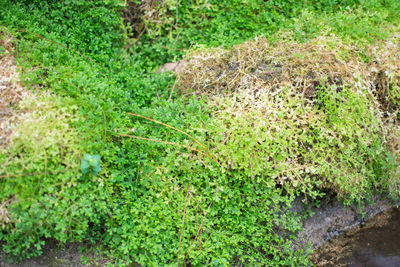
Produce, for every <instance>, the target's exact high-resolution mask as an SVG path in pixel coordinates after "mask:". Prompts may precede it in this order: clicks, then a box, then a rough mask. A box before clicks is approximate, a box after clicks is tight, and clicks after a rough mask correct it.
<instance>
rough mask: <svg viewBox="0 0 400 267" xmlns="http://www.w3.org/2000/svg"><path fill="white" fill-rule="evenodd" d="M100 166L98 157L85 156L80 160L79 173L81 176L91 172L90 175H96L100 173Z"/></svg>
mask: <svg viewBox="0 0 400 267" xmlns="http://www.w3.org/2000/svg"><path fill="white" fill-rule="evenodd" d="M100 164H101V158H100V155H90V154H85V155H84V156H83V159H82V160H81V171H82V173H83V174H86V173H88V172H89V171H90V170H91V172H92V174H93V175H96V174H97V173H99V172H100V171H101V166H100Z"/></svg>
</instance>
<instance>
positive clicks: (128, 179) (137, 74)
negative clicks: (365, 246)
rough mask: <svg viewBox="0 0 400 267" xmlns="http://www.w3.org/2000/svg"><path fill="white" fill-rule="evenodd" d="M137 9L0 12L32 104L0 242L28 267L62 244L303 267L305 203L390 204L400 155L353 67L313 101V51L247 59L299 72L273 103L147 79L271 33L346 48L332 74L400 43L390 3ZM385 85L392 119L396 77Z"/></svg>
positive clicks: (5, 162)
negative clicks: (374, 197) (377, 46)
mask: <svg viewBox="0 0 400 267" xmlns="http://www.w3.org/2000/svg"><path fill="white" fill-rule="evenodd" d="M128 4H129V6H134V7H140V9H138V10H139V11H140V12H141V13H140V12H139V11H138V12H139V13H140V14H139V15H138V16H139V18H140V20H139V22H137V21H136V22H135V20H130V23H131V25H129V24H125V25H124V23H123V22H124V20H123V17H124V15H123V12H124V10H125V22H126V21H127V20H126V17H127V15H126V14H127V13H126V12H128V13H129V12H130V14H131V15H132V16H131V17H135V16H134V15H135V14H132V12H135V11H134V10H129V9H128V10H127V7H126V6H127V3H125V2H124V1H119V0H115V1H109V0H102V1H81V0H65V1H18V2H15V1H2V2H0V5H1V9H0V10H1V11H0V21H1V24H2V25H3V26H4V27H6V29H7V31H8V32H9V33H10V34H11V35H12V36H14V40H15V43H16V48H15V57H16V60H17V63H18V66H20V67H21V69H22V70H21V80H22V82H23V84H24V85H25V86H26V87H27V88H29V89H31V91H32V92H33V94H36V95H39V96H38V97H37V98H35V97H32V98H28V99H27V100H25V101H23V102H21V103H20V105H19V110H20V111H21V112H23V111H25V110H26V112H25V113H22V114H23V115H21V119H20V121H19V124H17V125H16V129H18V131H20V132H21V134H20V135H19V136H18V137H17V138H15V139H13V142H12V143H10V144H9V145H8V146H7V147H6V148H5V149H3V150H1V153H0V161H1V163H0V165H1V169H0V170H1V172H0V177H1V178H0V189H1V191H0V206H1V207H2V208H3V207H6V208H7V218H8V219H9V220H10V221H8V222H7V224H5V225H4V226H2V228H1V231H0V241H1V242H3V243H2V249H3V250H4V251H5V252H7V253H9V254H10V255H11V256H13V257H14V258H16V259H22V258H27V257H32V256H35V255H38V254H40V253H41V247H42V245H43V244H44V243H45V242H46V238H54V239H56V240H58V241H60V242H70V241H82V240H85V241H90V242H92V243H96V242H99V241H100V242H103V243H104V244H105V245H106V246H107V251H108V256H109V258H110V263H109V264H110V265H115V266H124V265H128V264H132V263H139V264H141V265H144V266H159V265H184V264H188V265H189V264H190V265H193V266H203V265H204V266H230V265H238V266H243V265H265V266H307V264H308V256H309V254H308V251H307V249H306V248H305V249H304V251H301V250H300V251H293V249H292V247H291V243H292V240H293V239H294V238H295V233H296V232H297V231H299V230H301V221H300V215H299V214H296V213H293V212H291V211H290V204H291V202H292V201H293V199H294V198H295V197H296V196H297V195H299V194H306V195H307V197H308V198H310V199H313V198H316V197H319V196H321V195H322V194H323V193H324V192H326V191H327V190H330V191H331V192H334V194H338V195H339V196H340V197H341V198H342V199H344V200H346V201H347V202H348V203H351V202H358V203H362V201H364V200H365V199H367V198H368V194H371V193H372V192H373V191H374V190H375V189H376V190H387V189H390V190H392V192H394V191H393V190H396V185H397V183H398V180H396V179H395V178H393V177H398V176H395V175H393V173H396V171H397V168H398V162H397V161H398V159H397V155H396V151H395V150H390V149H389V148H388V146H389V145H388V144H389V137H388V135H389V134H388V132H389V131H391V132H395V131H394V130H393V129H387V128H386V126H384V125H383V122H382V120H381V117H380V115H379V114H378V113H379V112H378V111H379V108H376V107H377V106H375V105H379V101H375V97H376V96H375V95H374V93H373V92H372V93H370V92H368V90H367V88H369V87H368V85H365V84H363V86H358V85H357V82H356V80H357V79H356V78H354V77H353V70H354V69H352V68H351V67H349V68H345V69H341V68H339V67H338V68H336V69H335V68H334V70H335V73H339V74H340V78H341V79H342V81H341V82H342V83H339V80H335V78H337V77H334V76H330V72H329V71H330V67H327V66H329V64H327V65H326V66H325V68H324V67H323V68H321V70H322V71H320V73H314V74H312V75H311V76H312V77H313V80H312V81H309V80H307V81H303V84H302V85H309V86H311V85H313V86H314V87H313V88H314V89H315V91H318V92H319V93H318V94H317V93H315V92H314V91H309V92H308V91H307V92H303V91H301V92H299V91H298V90H299V86H297V87H296V86H294V85H295V84H296V83H298V82H301V81H300V80H296V79H297V78H299V77H302V76H301V75H305V76H307V74H308V73H307V72H304V65H305V64H306V63H307V59H309V58H313V57H318V55H319V54H318V52H319V51H320V50H318V49H315V50H312V49H311V50H307V52H308V54H307V53H306V54H304V55H303V54H302V53H301V52H303V50H299V51H298V52H297V53H293V54H291V55H290V56H289V57H287V55H286V54H285V53H286V52H285V50H284V49H283V50H276V51H278V52H280V53H281V57H280V58H278V59H280V61H279V60H277V62H275V63H274V64H272V63H271V62H267V61H265V62H261V63H263V64H264V65H266V66H267V67H270V69H265V67H263V66H261V65H260V64H259V63H260V62H252V63H251V62H250V61H247V63H248V64H249V65H248V66H249V67H250V68H249V69H248V70H246V71H248V73H250V74H252V75H253V76H254V77H261V76H262V75H264V76H263V77H262V78H263V79H266V76H265V75H267V76H268V75H270V76H271V75H272V77H273V76H274V75H275V74H278V73H282V72H283V71H282V70H281V68H282V66H283V65H282V62H283V61H284V60H287V61H289V60H290V61H291V62H295V63H296V64H298V65H293V66H294V67H293V66H292V67H293V69H292V70H293V71H292V72H288V73H287V74H288V76H287V77H289V80H290V81H292V82H293V84H287V85H285V86H279V87H277V88H275V90H277V91H275V92H279V93H275V95H273V97H270V96H269V95H266V94H261V95H258V96H254V95H252V94H253V92H249V90H248V89H251V88H253V87H250V88H246V85H249V84H250V85H251V86H253V85H254V86H259V87H260V86H261V87H260V88H261V89H263V90H264V89H268V88H269V87H268V86H269V85H268V83H267V84H261V85H260V83H258V82H257V79H255V78H254V77H253V76H251V75H250V76H248V77H253V78H254V79H253V80H250V81H244V80H240V79H236V80H235V79H232V81H233V83H235V84H234V85H232V84H228V83H226V82H225V84H221V83H216V85H217V86H219V87H218V88H214V87H213V86H215V84H212V80H209V81H206V80H205V79H203V78H204V77H202V78H201V79H199V80H197V81H196V82H193V81H191V79H190V77H189V78H187V79H186V80H185V79H184V77H183V76H180V77H179V80H178V82H177V83H175V81H176V80H175V76H176V75H173V74H170V73H158V72H157V73H156V72H154V70H155V69H157V68H158V67H159V66H160V65H162V64H164V63H166V62H168V61H171V60H175V59H180V58H182V56H183V55H184V54H185V53H186V50H187V49H189V47H190V46H191V45H192V47H194V48H198V47H200V46H203V47H206V48H207V49H209V50H207V49H206V50H207V51H211V52H210V53H211V54H212V53H215V51H221V49H222V48H219V50H218V49H217V50H214V49H211V48H212V47H217V46H225V47H232V45H235V44H238V43H243V41H246V40H251V39H253V38H254V37H255V36H257V35H264V36H266V38H267V40H269V41H271V43H273V42H274V41H276V40H282V37H285V36H289V38H288V39H287V40H285V42H286V44H287V45H288V46H289V47H292V48H296V47H300V46H301V44H300V43H301V42H304V43H307V42H308V41H310V38H313V37H315V36H318V35H320V34H322V33H324V34H327V35H328V34H335V35H336V36H337V38H336V39H334V40H333V41H331V43H330V45H331V48H332V49H334V48H335V47H336V44H338V43H341V42H343V43H344V45H343V47H344V48H346V49H343V50H342V51H340V52H338V53H337V56H335V57H329V58H333V59H334V60H335V61H329V62H328V63H331V62H333V63H335V64H336V66H341V65H340V62H339V61H340V59H343V58H346V57H348V58H353V57H354V54H355V55H357V56H360V57H361V55H360V51H364V50H363V48H364V47H365V46H366V45H367V44H369V43H370V42H372V41H375V40H376V39H385V38H389V37H390V35H391V34H392V32H394V30H393V28H392V27H391V25H393V24H395V23H398V17H397V16H395V14H396V12H398V11H399V4H398V3H397V1H378V0H377V1H369V2H368V4H367V2H366V1H361V0H360V1H350V0H349V1H277V0H276V1H267V2H265V1H255V0H254V1H237V0H230V1H202V0H199V1H179V2H178V1H131V2H129V3H128ZM27 14H29V16H27ZM322 15H323V16H322ZM136 17H137V16H136ZM321 17H323V19H321ZM317 18H319V19H321V20H318V19H317ZM355 22H356V23H357V24H355ZM133 23H136V25H133ZM141 25H142V26H141ZM132 29H133V30H132ZM380 33H383V35H379V34H380ZM259 40H260V39H259ZM313 40H314V39H313ZM313 42H314V43H313ZM318 42H320V41H318V40H317V41H315V40H314V41H310V43H308V44H305V45H304V47H307V46H311V47H314V46H313V45H316V44H315V43H317V45H318ZM265 43H266V42H264V44H265ZM317 45H316V46H317ZM328 46H329V45H326V46H324V49H325V50H324V51H325V52H326V51H329V48H327V47H328ZM236 47H240V45H239V46H236ZM241 47H242V48H245V47H246V43H245V44H243V45H242V46H241ZM347 48H348V49H347ZM232 49H233V50H232V51H240V49H237V50H235V48H232ZM222 50H223V49H222ZM250 50H251V49H249V50H248V51H247V53H248V54H249V55H248V58H249V59H251V60H252V59H253V57H254V55H251V53H250ZM200 51H201V50H200ZM265 51H266V50H265ZM265 51H264V52H265ZM193 53H194V54H193V55H196V53H198V51H195V52H193ZM191 55H192V54H191ZM218 55H221V56H223V57H222V58H221V60H222V61H221V62H222V63H224V62H225V63H226V61H224V60H226V57H224V55H222V54H218ZM263 55H267V54H265V53H264V54H263ZM363 56H364V57H363V60H364V61H368V60H367V59H368V58H374V53H364V54H363ZM228 58H229V56H228ZM348 58H347V59H348ZM389 58H391V57H389ZM187 60H190V57H188V58H187ZM210 60H211V61H210V64H211V63H213V62H214V61H213V59H212V58H211V59H210ZM228 61H229V60H228ZM361 61H362V60H361ZM371 61H372V60H371ZM338 62H339V63H338ZM222 63H221V64H222ZM313 63H315V62H313ZM251 64H255V65H254V66H252V65H251ZM365 64H366V63H365ZM396 64H397V63H396ZM231 65H232V64H231ZM383 65H384V64H382V66H383ZM188 66H190V64H189V65H188ZM257 66H258V67H259V68H257ZM397 66H398V65H397ZM217 67H218V68H221V71H223V70H224V69H223V64H222V65H220V66H217ZM245 67H246V66H245ZM218 68H216V69H218ZM230 68H231V69H235V68H238V67H235V66H231V67H230ZM258 70H260V71H264V72H265V71H267V72H268V73H267V74H265V73H264V74H263V73H258V72H257V71H258ZM395 71H397V70H396V69H394V70H393V72H391V73H395ZM378 72H379V71H378ZM199 73H200V72H199ZM221 73H222V72H221ZM221 73H217V74H216V75H221ZM245 73H246V72H245ZM189 74H190V72H187V73H186V75H189ZM211 74H212V73H211ZM228 74H229V73H228V72H227V75H228ZM183 75H185V73H183ZM229 75H234V73H231V74H229ZM257 75H258V76H257ZM260 75H261V76H260ZM268 77H269V76H268ZM277 77H280V76H279V75H277ZM389 77H397V76H393V75H392V76H390V75H389ZM273 78H274V77H273ZM292 78H293V80H292ZM329 78H331V80H329ZM277 79H278V78H277ZM391 79H392V80H390V81H391V85H393V86H392V87H390V88H393V89H392V93H390V94H389V95H390V97H389V98H390V99H392V101H393V103H394V104H395V105H396V103H397V102H396V99H397V98H396V92H397V91H396V90H397V89H396V88H398V87H396V82H393V81H398V80H393V79H397V78H391ZM221 80H223V79H221ZM184 81H188V82H187V83H184ZM332 81H334V82H332ZM313 82H318V84H317V83H315V84H314V83H313ZM353 82H354V83H353ZM210 84H211V85H210ZM241 85H242V86H241ZM196 86H197V87H196ZM262 86H264V87H262ZM175 87H176V88H177V89H178V88H179V89H180V90H175V92H174V94H173V95H172V99H171V100H169V96H170V94H171V91H172V88H175ZM199 88H200V89H201V90H204V89H205V90H208V92H206V93H204V91H199V90H198V89H199ZM309 88H311V87H309ZM362 88H364V89H365V90H364V91H363V90H362ZM213 89H218V90H213ZM221 89H232V90H230V91H229V94H225V95H224V94H220V93H219V92H221V91H222V92H223V91H224V90H221ZM317 89H318V90H317ZM313 92H314V93H313ZM307 97H308V98H307ZM307 99H308V100H307ZM246 101H249V103H248V105H247V106H245V107H244V104H245V103H246ZM395 105H394V106H395ZM266 111H268V112H266ZM128 113H134V114H139V115H141V116H145V117H147V118H152V119H154V120H156V121H158V122H162V123H164V124H166V125H168V126H173V127H174V128H175V129H174V128H171V127H167V126H165V125H163V124H160V123H157V122H154V121H152V120H149V119H146V118H143V117H139V116H132V115H130V114H128ZM176 129H180V130H182V131H184V132H185V133H187V134H188V135H186V134H184V133H182V132H180V131H177V130H176ZM189 136H190V137H189ZM191 137H193V138H195V139H196V140H194V139H193V138H191ZM163 142H164V143H163ZM166 142H168V143H166ZM205 148H207V149H205ZM211 153H212V155H213V156H214V157H215V158H214V159H215V160H214V159H213V157H212V156H210V155H211ZM207 155H209V156H207ZM327 157H328V158H330V160H329V161H327V160H326V158H327ZM220 165H221V166H220ZM21 166H23V167H22V168H21ZM38 173H39V174H38ZM0 225H3V224H0Z"/></svg>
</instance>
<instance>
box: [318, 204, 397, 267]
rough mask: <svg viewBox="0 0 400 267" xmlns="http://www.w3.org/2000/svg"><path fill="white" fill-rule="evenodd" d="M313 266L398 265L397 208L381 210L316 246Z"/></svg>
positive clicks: (373, 266) (390, 266)
mask: <svg viewBox="0 0 400 267" xmlns="http://www.w3.org/2000/svg"><path fill="white" fill-rule="evenodd" d="M313 262H314V263H315V264H316V265H317V266H351V267H380V266H382V267H400V209H399V208H393V209H390V210H388V211H385V212H383V213H381V214H379V215H377V216H375V217H373V218H372V219H370V220H368V221H367V222H366V223H365V225H362V226H358V227H355V228H353V229H350V230H349V231H347V232H346V233H344V234H342V235H340V236H339V237H337V238H334V239H332V240H330V241H329V242H327V243H326V244H325V245H324V246H322V247H321V248H319V249H318V250H317V251H316V252H315V254H314V256H313Z"/></svg>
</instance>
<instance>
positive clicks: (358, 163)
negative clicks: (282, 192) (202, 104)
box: [179, 36, 400, 203]
mask: <svg viewBox="0 0 400 267" xmlns="http://www.w3.org/2000/svg"><path fill="white" fill-rule="evenodd" d="M385 51H393V49H390V50H385ZM387 53H390V52H387ZM390 58H391V61H390V63H387V64H386V65H385V64H383V63H381V64H380V65H379V67H378V66H376V67H375V68H374V69H372V70H371V66H370V64H368V63H365V62H364V60H363V59H362V58H360V57H359V54H358V53H357V49H356V47H353V46H350V45H347V46H346V45H344V44H343V43H342V42H341V41H340V40H339V39H338V38H335V37H332V36H330V37H329V36H321V37H319V38H317V39H313V40H310V41H308V42H306V43H298V42H293V41H291V42H281V43H275V44H271V43H270V42H268V41H267V40H265V39H263V38H261V39H256V40H255V41H251V42H245V43H243V44H240V45H237V46H234V47H232V48H231V49H229V50H223V49H217V50H196V51H195V52H193V53H192V54H190V56H188V58H187V59H186V60H185V63H184V68H183V69H182V70H180V72H179V81H180V85H179V88H180V89H181V91H182V92H183V93H184V94H186V95H190V94H194V95H203V96H204V95H205V96H207V101H208V103H209V105H211V106H213V107H214V108H213V111H214V112H213V115H212V117H213V119H212V123H211V125H205V126H204V127H205V128H206V129H207V130H208V134H209V136H210V141H209V142H208V144H209V145H210V146H211V147H213V149H214V151H215V153H216V155H217V156H218V157H219V158H220V159H221V162H223V164H224V167H226V168H227V169H228V170H231V171H239V170H240V171H241V172H243V173H245V174H246V175H247V176H248V177H249V178H252V179H255V180H264V181H269V180H273V181H275V182H276V183H277V184H279V185H282V186H283V187H284V188H285V189H286V190H287V191H289V192H302V193H305V194H306V195H310V196H311V197H313V198H315V197H316V196H318V195H320V194H321V192H330V193H332V194H333V195H338V197H339V198H340V199H345V200H346V201H347V202H348V203H350V202H354V201H356V202H358V203H361V202H362V201H364V200H365V199H368V198H369V196H370V195H371V194H372V193H373V192H376V190H389V189H390V190H391V193H392V195H396V194H397V190H398V185H399V184H400V178H399V174H398V173H397V170H396V168H397V166H398V163H399V162H398V155H399V154H398V153H396V152H394V153H393V150H392V149H390V147H391V146H392V145H391V142H390V140H391V139H392V138H396V137H394V136H393V129H396V128H397V122H394V121H393V119H392V120H388V119H387V118H385V117H384V112H383V111H384V110H386V109H385V107H384V106H382V101H380V99H379V96H381V94H382V93H385V92H382V89H381V88H380V87H379V85H377V82H376V75H375V72H376V71H377V69H378V68H379V71H378V72H380V73H387V76H388V77H389V76H390V77H396V74H394V73H396V70H397V68H398V66H399V63H400V61H398V60H397V61H396V56H394V57H390ZM378 60H379V59H375V58H372V59H371V61H373V62H378ZM381 61H382V60H380V61H379V62H381ZM377 64H379V63H377ZM388 66H390V68H389V67H388ZM393 69H395V70H394V71H393ZM390 73H391V74H390ZM385 77H386V76H385ZM388 79H389V78H388ZM392 79H396V78H392ZM390 81H391V82H390V86H391V87H390V88H388V89H387V91H386V93H385V98H386V99H392V100H391V102H390V103H392V104H393V105H394V104H395V101H393V98H392V95H393V94H395V92H396V88H397V87H396V82H395V81H394V82H393V81H392V80H390ZM378 84H382V82H380V83H378Z"/></svg>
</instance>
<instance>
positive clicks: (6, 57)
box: [0, 34, 27, 147]
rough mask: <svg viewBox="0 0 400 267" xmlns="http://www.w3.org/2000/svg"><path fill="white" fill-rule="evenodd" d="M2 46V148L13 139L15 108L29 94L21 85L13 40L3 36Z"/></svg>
mask: <svg viewBox="0 0 400 267" xmlns="http://www.w3.org/2000/svg"><path fill="white" fill-rule="evenodd" d="M1 36H2V39H1V40H0V45H1V47H3V49H4V50H3V52H2V53H1V54H0V147H1V146H3V145H5V144H7V143H8V142H9V140H10V138H11V135H12V130H11V125H12V124H13V123H16V119H17V114H16V111H15V107H16V106H17V104H18V102H19V101H20V100H21V99H22V98H23V97H24V95H26V94H27V91H25V90H24V88H23V87H22V86H21V85H20V83H19V75H18V73H17V67H16V64H15V59H14V56H13V50H14V46H13V43H12V39H11V38H10V37H8V36H7V35H5V34H2V35H1Z"/></svg>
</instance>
